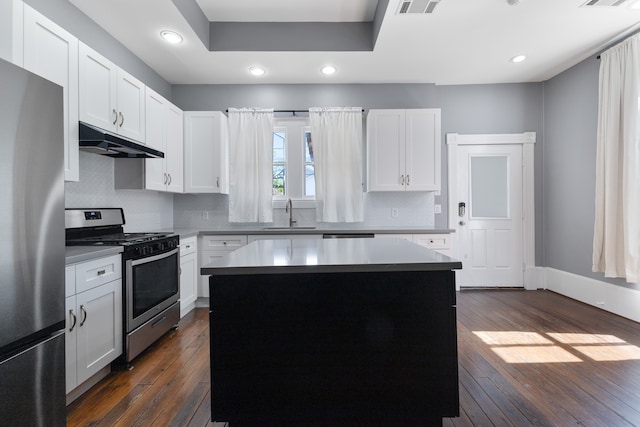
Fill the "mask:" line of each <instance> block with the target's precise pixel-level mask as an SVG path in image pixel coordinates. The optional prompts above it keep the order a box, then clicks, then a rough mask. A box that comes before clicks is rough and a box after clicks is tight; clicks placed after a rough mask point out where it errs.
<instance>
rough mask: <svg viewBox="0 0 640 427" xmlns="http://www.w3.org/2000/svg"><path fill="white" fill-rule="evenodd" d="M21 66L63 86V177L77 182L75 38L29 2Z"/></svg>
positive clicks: (76, 41) (76, 48) (76, 71)
mask: <svg viewBox="0 0 640 427" xmlns="http://www.w3.org/2000/svg"><path fill="white" fill-rule="evenodd" d="M24 68H25V69H27V70H29V71H31V72H33V73H35V74H38V75H39V76H42V77H44V78H45V79H47V80H50V81H52V82H54V83H56V84H58V85H60V86H62V88H63V105H62V106H61V108H63V111H64V113H63V117H64V124H63V127H64V177H65V180H67V181H78V180H79V179H80V176H79V165H78V159H79V157H78V39H77V38H76V37H74V36H72V35H71V34H70V33H68V32H67V31H65V30H64V29H62V28H60V27H59V26H58V25H56V24H54V23H53V22H51V21H50V20H49V19H47V18H45V17H44V16H43V15H41V14H40V13H38V12H36V11H35V10H34V9H32V8H31V7H30V6H28V5H24ZM52 142H55V141H52Z"/></svg>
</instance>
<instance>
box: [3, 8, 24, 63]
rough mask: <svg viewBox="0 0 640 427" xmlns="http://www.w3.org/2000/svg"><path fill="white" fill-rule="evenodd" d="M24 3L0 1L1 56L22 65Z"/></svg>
mask: <svg viewBox="0 0 640 427" xmlns="http://www.w3.org/2000/svg"><path fill="white" fill-rule="evenodd" d="M23 28H24V20H23V4H22V1H21V0H3V1H0V58H2V59H4V60H5V61H9V62H13V63H14V64H16V65H18V66H20V67H22V66H23V62H22V49H23Z"/></svg>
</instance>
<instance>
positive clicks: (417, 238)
mask: <svg viewBox="0 0 640 427" xmlns="http://www.w3.org/2000/svg"><path fill="white" fill-rule="evenodd" d="M413 243H417V244H419V245H420V246H424V247H426V248H429V249H432V250H434V251H436V252H439V253H441V254H442V255H446V256H452V250H451V249H452V248H451V235H449V234H414V235H413Z"/></svg>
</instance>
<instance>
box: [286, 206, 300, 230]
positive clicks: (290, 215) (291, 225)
mask: <svg viewBox="0 0 640 427" xmlns="http://www.w3.org/2000/svg"><path fill="white" fill-rule="evenodd" d="M284 211H285V212H287V213H289V227H293V226H294V224H295V223H296V222H298V221H296V220H295V219H293V202H292V201H291V199H289V200H287V204H286V205H285V207H284Z"/></svg>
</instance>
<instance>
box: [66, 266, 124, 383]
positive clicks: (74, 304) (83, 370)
mask: <svg viewBox="0 0 640 427" xmlns="http://www.w3.org/2000/svg"><path fill="white" fill-rule="evenodd" d="M65 274H66V286H65V288H66V304H65V307H66V308H65V310H66V315H67V320H66V336H65V339H66V379H67V381H66V382H67V387H66V388H67V393H69V392H70V391H72V390H73V389H75V388H76V387H77V386H79V385H81V384H82V383H83V382H85V381H86V380H88V379H89V378H90V377H91V376H93V375H94V374H96V373H98V372H99V371H100V370H102V369H103V368H104V367H106V366H107V365H108V364H109V363H111V362H112V361H113V360H115V359H116V358H117V357H118V356H119V355H120V354H122V261H121V257H120V255H119V254H118V255H113V256H110V257H105V258H99V259H95V260H91V261H87V262H83V263H79V264H74V265H69V266H67V267H66V270H65Z"/></svg>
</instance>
